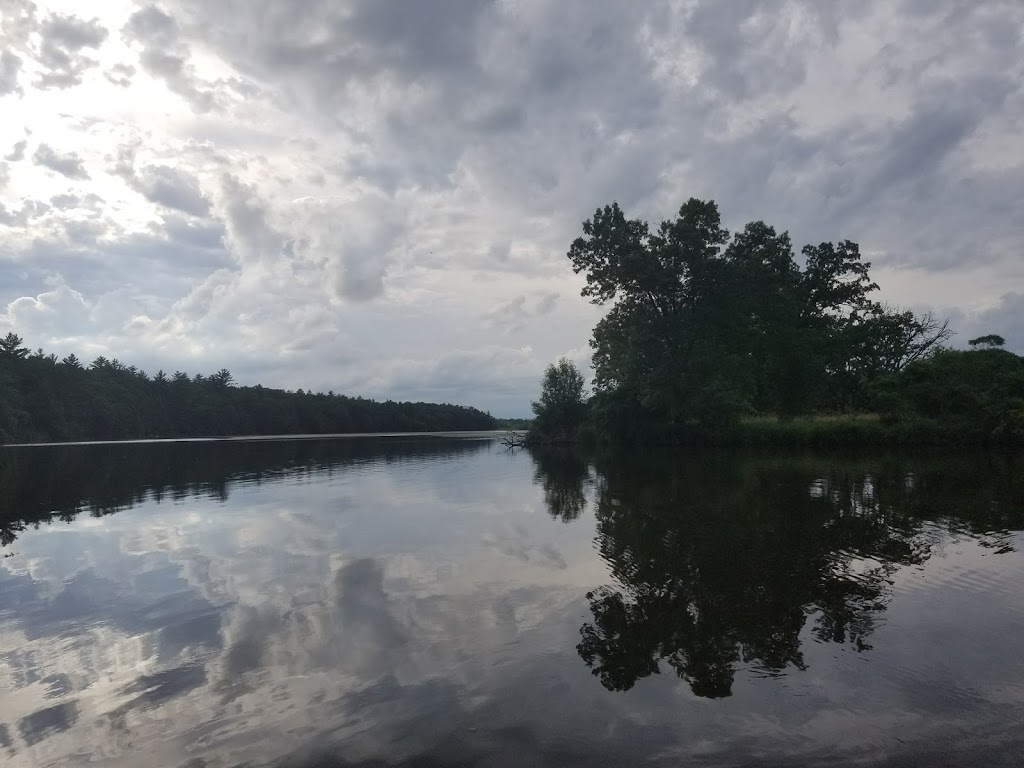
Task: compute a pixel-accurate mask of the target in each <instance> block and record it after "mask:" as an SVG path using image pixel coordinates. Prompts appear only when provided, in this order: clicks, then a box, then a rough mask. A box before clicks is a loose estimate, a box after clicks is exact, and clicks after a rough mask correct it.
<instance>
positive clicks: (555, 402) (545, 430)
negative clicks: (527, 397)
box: [530, 357, 586, 441]
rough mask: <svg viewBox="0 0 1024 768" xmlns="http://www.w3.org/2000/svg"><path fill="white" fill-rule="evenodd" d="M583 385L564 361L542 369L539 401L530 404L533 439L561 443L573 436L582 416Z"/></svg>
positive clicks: (578, 374)
mask: <svg viewBox="0 0 1024 768" xmlns="http://www.w3.org/2000/svg"><path fill="white" fill-rule="evenodd" d="M585 385H586V380H585V379H584V378H583V374H582V373H581V372H580V370H579V368H577V367H576V365H575V364H574V363H573V362H572V361H571V360H569V359H568V358H565V357H563V358H562V359H560V360H559V361H558V362H557V363H552V364H551V365H549V366H548V367H547V368H546V369H545V370H544V378H543V380H542V382H541V393H540V399H538V400H537V401H535V402H534V403H532V407H533V413H534V420H533V425H532V427H531V428H530V431H531V435H532V437H533V439H535V440H536V439H541V440H545V441H563V440H570V439H574V438H575V437H576V435H577V433H578V432H579V429H580V426H581V425H582V424H583V420H584V418H585V417H586V401H585V399H584V395H583V389H584V386H585Z"/></svg>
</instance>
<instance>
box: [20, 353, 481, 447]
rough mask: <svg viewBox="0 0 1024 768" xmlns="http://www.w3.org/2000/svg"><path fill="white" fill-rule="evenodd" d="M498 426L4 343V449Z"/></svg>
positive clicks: (462, 411) (224, 376) (462, 415)
mask: <svg viewBox="0 0 1024 768" xmlns="http://www.w3.org/2000/svg"><path fill="white" fill-rule="evenodd" d="M494 428H495V420H494V419H493V418H492V417H491V415H490V414H488V413H484V412H483V411H480V410H477V409H476V408H468V407H465V406H459V405H449V404H437V403H404V402H393V401H390V400H389V401H387V402H376V401H374V400H368V399H365V398H362V397H347V396H345V395H339V394H335V393H333V392H327V393H323V392H316V393H314V392H305V391H303V390H301V389H300V390H298V391H296V392H286V391H284V390H280V389H271V388H269V387H263V386H260V385H256V386H251V387H242V386H236V385H235V382H234V379H233V377H232V375H231V373H230V372H229V371H228V370H226V369H221V370H220V371H218V372H217V373H215V374H212V375H208V376H204V375H202V374H196V375H194V376H189V375H188V374H186V373H184V372H182V371H176V372H175V373H173V374H170V375H168V374H166V373H164V372H163V371H158V372H157V373H156V374H155V375H152V376H150V375H148V374H146V372H145V371H141V370H139V369H137V368H136V367H135V366H132V365H125V364H123V363H121V362H120V361H118V360H108V359H107V358H105V357H99V358H97V359H96V360H94V361H93V362H92V363H91V364H89V365H88V366H86V365H85V364H83V362H82V361H80V360H79V359H78V358H77V357H76V356H75V355H68V356H67V357H65V358H63V359H58V358H57V356H56V355H53V354H49V355H48V354H45V353H44V352H43V350H41V349H40V350H37V351H36V352H34V353H30V352H29V350H28V349H26V348H25V347H24V346H23V343H22V340H21V338H19V337H18V336H17V335H15V334H13V333H9V334H8V335H7V336H6V337H5V338H2V339H0V441H3V442H40V441H66V440H123V439H136V438H181V437H216V436H226V435H257V434H264V435H273V434H329V433H340V432H434V431H453V430H482V429H494Z"/></svg>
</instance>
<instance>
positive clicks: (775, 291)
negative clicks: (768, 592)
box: [534, 199, 1024, 441]
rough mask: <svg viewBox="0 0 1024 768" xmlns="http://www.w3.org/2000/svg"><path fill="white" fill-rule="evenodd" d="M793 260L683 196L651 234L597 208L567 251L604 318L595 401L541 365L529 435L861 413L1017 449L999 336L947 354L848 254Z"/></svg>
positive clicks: (944, 325)
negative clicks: (881, 296) (879, 294)
mask: <svg viewBox="0 0 1024 768" xmlns="http://www.w3.org/2000/svg"><path fill="white" fill-rule="evenodd" d="M800 253H801V255H800V258H798V257H797V256H796V254H795V253H794V250H793V246H792V242H791V240H790V237H789V235H788V233H786V232H781V233H780V232H778V231H776V229H775V228H774V227H772V226H769V225H768V224H766V223H765V222H763V221H756V222H752V223H750V224H747V225H746V227H744V228H743V229H742V230H741V231H740V232H737V233H735V234H732V235H731V234H730V233H729V232H728V231H727V230H725V229H724V228H723V227H722V226H721V217H720V215H719V211H718V207H717V205H716V204H715V203H714V202H713V201H702V200H696V199H690V200H689V201H687V202H686V203H685V204H684V205H683V206H682V207H681V208H680V210H679V214H678V216H677V217H676V219H675V220H672V221H664V222H662V223H661V225H660V226H659V227H658V228H657V229H656V230H654V231H652V230H651V228H650V227H649V226H648V224H647V222H645V221H642V220H639V219H629V218H627V217H626V215H625V214H624V213H623V211H622V210H621V209H620V208H619V206H618V205H617V204H612V205H610V206H606V207H605V208H603V209H598V210H597V211H596V213H595V214H594V216H593V218H592V219H588V220H587V221H585V222H584V223H583V236H582V237H579V238H577V239H576V240H575V241H574V242H573V243H572V245H571V247H570V249H569V252H568V257H569V260H570V261H571V262H572V267H573V270H574V271H575V272H577V273H581V274H583V275H584V277H585V278H586V282H587V284H586V287H585V288H584V289H583V295H584V296H586V297H589V298H590V299H591V301H592V302H593V303H595V304H601V305H606V306H608V311H607V313H606V315H605V316H604V317H603V318H602V319H601V320H600V322H598V324H597V326H596V327H595V328H594V333H593V338H592V340H591V347H592V349H593V366H594V395H593V397H592V398H590V399H589V402H587V403H586V404H585V405H586V407H579V406H580V405H581V403H582V400H583V399H585V398H584V397H583V381H582V377H580V376H579V375H578V372H576V371H575V370H574V369H573V368H572V366H571V365H570V366H569V367H568V368H567V367H566V363H565V362H560V363H559V364H558V365H557V366H554V367H553V368H551V369H549V370H548V371H547V372H546V373H545V379H544V382H543V391H542V395H541V399H540V400H539V401H538V402H537V403H536V404H535V406H534V410H535V413H536V415H537V424H536V425H535V435H540V433H541V432H545V431H546V432H547V433H548V434H549V435H554V436H555V438H556V439H557V440H565V439H569V438H571V437H572V436H573V435H578V434H579V433H580V432H581V431H583V432H588V431H589V433H591V434H592V435H596V436H597V437H598V438H599V439H602V438H603V439H612V440H616V441H621V440H623V439H636V440H641V441H643V440H645V439H649V438H651V437H652V436H658V437H662V438H664V437H669V438H671V437H672V436H680V435H691V436H692V435H694V434H703V435H717V436H722V435H729V434H733V435H736V434H739V433H740V431H739V430H738V429H737V427H738V426H739V425H740V424H743V423H745V422H746V423H749V422H750V421H751V419H757V418H761V419H762V420H764V419H779V420H781V421H783V422H790V421H792V420H794V419H795V418H796V417H808V416H820V415H826V414H827V415H829V416H832V417H835V416H836V415H842V414H864V413H871V414H875V415H880V417H881V420H880V421H879V422H878V423H879V424H883V422H884V424H883V426H884V427H885V429H882V430H879V429H877V428H875V429H874V432H873V433H872V434H874V435H875V436H876V437H886V436H888V435H889V434H890V433H892V428H894V425H898V423H900V422H902V423H903V425H904V426H903V427H900V428H901V429H903V431H904V433H905V434H906V435H907V436H910V437H912V436H913V435H912V434H911V433H910V432H909V431H907V429H906V428H905V424H906V422H908V421H913V420H917V421H932V422H941V424H942V426H943V428H944V429H940V430H933V432H932V434H934V435H936V436H938V437H944V436H949V435H953V434H956V435H960V436H965V437H970V439H978V438H983V439H990V438H991V439H996V440H1011V441H1016V440H1022V439H1024V359H1022V358H1020V357H1018V356H1017V355H1013V354H1011V353H1010V352H1007V351H1005V350H1002V349H1000V347H1001V346H1002V344H1003V340H1002V339H1001V338H1000V337H998V336H994V335H992V336H986V337H981V338H979V339H975V340H973V341H972V347H976V349H974V350H972V351H969V352H958V351H953V350H949V349H947V348H946V342H947V341H948V339H949V338H950V337H951V336H952V331H951V330H950V328H949V324H948V321H945V320H942V319H940V318H938V317H935V316H934V315H932V314H923V315H919V314H915V313H914V312H911V311H909V310H903V309H898V308H894V307H890V306H887V305H885V304H883V303H881V302H878V301H876V300H875V299H874V298H873V294H874V292H875V291H876V290H877V289H878V285H877V284H876V283H875V282H873V281H872V279H871V277H870V274H869V270H870V267H871V265H870V263H868V262H866V261H864V260H862V258H861V254H860V249H859V247H858V245H857V244H856V243H854V242H851V241H849V240H847V241H843V242H840V243H831V242H824V243H820V244H818V245H807V246H805V247H804V248H803V249H802V250H801V252H800ZM866 423H867V422H863V421H862V422H861V423H860V424H859V426H858V429H859V430H861V431H862V432H863V431H864V430H865V429H870V428H871V427H865V426H864V424H866ZM897 431H899V430H897ZM940 433H941V434H940ZM968 433H969V434H968ZM557 440H556V441H557Z"/></svg>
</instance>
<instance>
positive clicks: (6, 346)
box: [0, 333, 28, 360]
mask: <svg viewBox="0 0 1024 768" xmlns="http://www.w3.org/2000/svg"><path fill="white" fill-rule="evenodd" d="M22 343H23V341H22V338H21V337H20V336H17V335H16V334H14V333H8V334H7V335H6V336H5V337H4V338H2V339H0V360H2V359H7V360H20V359H22V358H25V357H28V350H27V349H26V348H25V347H23V346H22Z"/></svg>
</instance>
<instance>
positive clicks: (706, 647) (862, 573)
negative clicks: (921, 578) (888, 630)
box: [534, 452, 1024, 698]
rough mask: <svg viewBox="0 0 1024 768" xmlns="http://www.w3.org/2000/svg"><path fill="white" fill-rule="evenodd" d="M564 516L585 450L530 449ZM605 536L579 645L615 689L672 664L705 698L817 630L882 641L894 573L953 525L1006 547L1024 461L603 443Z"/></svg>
mask: <svg viewBox="0 0 1024 768" xmlns="http://www.w3.org/2000/svg"><path fill="white" fill-rule="evenodd" d="M534 459H535V466H536V473H537V477H538V480H539V482H540V483H541V485H542V486H543V488H544V496H545V500H546V501H547V503H548V507H549V511H550V512H551V514H552V515H553V516H555V517H558V518H560V519H564V520H568V519H575V517H577V516H578V515H579V514H580V512H581V511H582V509H583V507H584V502H583V499H584V493H583V483H584V481H585V480H586V479H587V478H588V476H589V475H588V471H589V470H588V462H587V459H586V458H584V457H582V456H580V455H575V456H573V457H569V456H567V455H562V456H559V455H558V454H553V453H538V454H535V455H534ZM594 467H595V470H596V476H597V493H596V500H595V503H594V515H595V518H596V531H597V538H596V544H597V546H598V548H599V551H600V553H601V555H602V557H603V558H604V559H605V561H606V562H607V563H608V565H609V567H610V570H611V575H612V577H613V578H614V582H615V583H614V584H610V585H605V586H601V587H599V588H597V589H595V590H593V591H591V592H590V593H589V594H588V598H589V600H590V610H591V613H592V619H591V621H589V622H587V623H585V624H584V625H583V627H582V628H581V629H580V635H581V640H580V642H579V645H578V646H577V651H578V652H579V655H580V657H581V658H582V659H583V660H584V662H586V664H587V666H589V667H590V668H591V669H592V671H593V673H594V674H595V675H597V676H598V677H599V678H600V680H601V683H602V684H603V685H604V686H605V687H606V688H608V689H609V690H615V691H625V690H629V689H630V688H632V687H633V685H635V684H636V682H637V681H638V680H640V679H641V678H644V677H647V676H648V675H651V674H656V673H658V672H660V671H661V669H662V667H663V665H667V666H668V667H669V668H671V669H672V670H674V671H675V673H676V675H678V676H679V677H680V678H681V679H683V680H685V681H686V682H687V684H688V685H689V686H690V688H691V689H692V691H693V692H694V693H695V694H696V695H698V696H703V697H708V698H722V697H726V696H729V695H731V693H732V687H733V680H734V677H735V674H736V670H737V668H738V667H739V666H740V665H741V664H743V665H747V666H749V667H750V668H751V669H752V670H753V671H755V672H756V673H759V674H767V675H780V674H783V673H785V672H786V671H788V670H791V669H796V670H803V669H805V667H806V664H805V661H804V656H803V652H802V650H801V644H802V636H801V633H802V632H804V629H805V627H808V629H809V632H810V633H811V635H812V636H813V637H814V638H815V639H816V640H817V641H819V642H830V643H837V644H841V645H844V646H845V647H847V648H849V649H851V650H853V651H865V650H870V648H871V644H870V638H871V634H872V631H873V630H874V628H875V626H876V625H877V623H878V622H879V620H880V618H881V615H882V613H883V611H884V610H885V607H886V604H887V602H888V600H889V598H890V585H891V577H892V575H893V573H894V572H895V571H896V570H898V569H900V568H902V567H905V566H913V565H918V564H921V563H923V562H924V561H925V560H927V558H928V557H929V555H930V553H931V551H932V549H933V548H934V547H935V545H936V544H938V543H940V542H942V541H944V540H946V539H948V538H949V537H950V536H951V535H968V536H971V537H975V538H977V539H978V540H980V542H981V543H982V544H983V545H985V546H989V547H992V548H994V549H996V550H1005V549H1006V547H1007V544H1006V539H1007V530H1008V529H1013V530H1019V529H1020V528H1021V527H1024V521H1022V520H1021V517H1022V515H1024V512H1022V511H1021V510H1020V508H1019V505H1017V504H1014V503H1013V499H1019V498H1021V497H1022V493H1024V482H1022V481H1021V480H1020V479H1019V478H1020V473H1019V472H1015V471H1014V469H1015V462H1014V460H1012V459H1008V458H1005V457H1002V458H1000V457H993V456H984V455H982V456H979V457H977V458H976V459H971V460H963V459H953V458H947V459H917V460H901V459H888V460H886V459H882V460H872V461H858V460H850V459H849V458H848V457H847V458H843V459H841V460H840V459H836V460H828V459H824V460H821V459H806V460H805V459H764V458H756V457H750V456H739V455H723V454H717V455H716V456H714V457H707V456H704V457H700V456H695V455H678V454H677V455H672V454H671V453H669V452H662V453H660V454H648V455H637V454H633V455H622V454H614V453H607V454H599V455H597V456H596V457H594Z"/></svg>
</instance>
